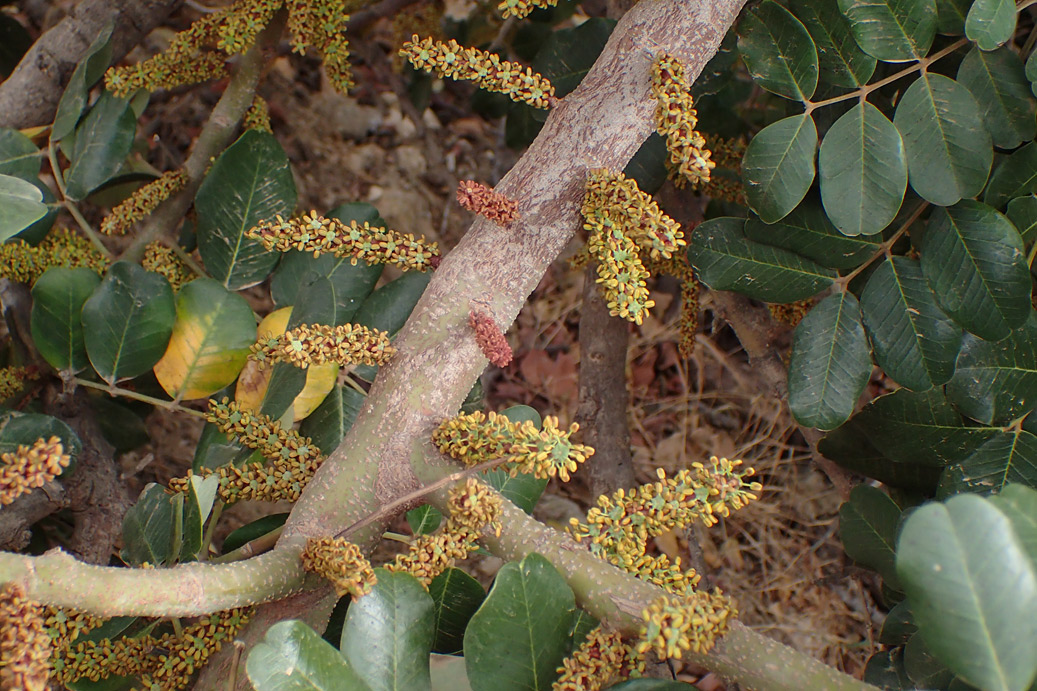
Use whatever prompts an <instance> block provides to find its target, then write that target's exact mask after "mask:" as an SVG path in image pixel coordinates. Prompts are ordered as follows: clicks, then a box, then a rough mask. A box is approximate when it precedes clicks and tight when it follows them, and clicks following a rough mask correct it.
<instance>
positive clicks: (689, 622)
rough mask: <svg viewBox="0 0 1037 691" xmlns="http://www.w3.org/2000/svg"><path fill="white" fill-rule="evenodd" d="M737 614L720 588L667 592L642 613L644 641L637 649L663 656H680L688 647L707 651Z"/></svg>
mask: <svg viewBox="0 0 1037 691" xmlns="http://www.w3.org/2000/svg"><path fill="white" fill-rule="evenodd" d="M737 614H738V611H737V610H736V609H735V608H734V604H733V603H732V602H731V599H730V598H728V597H726V596H725V595H724V594H723V593H722V592H721V591H720V589H719V588H717V589H716V590H715V591H714V592H713V593H704V592H697V591H692V592H687V593H685V594H684V595H683V597H676V596H672V595H664V596H662V597H660V598H659V599H657V600H655V601H653V602H652V603H651V604H650V605H649V606H648V607H647V608H646V609H645V610H644V612H643V613H642V615H641V616H642V619H643V620H644V625H643V626H642V628H641V641H640V642H639V643H638V644H637V646H636V647H635V650H636V651H637V652H638V653H639V654H641V655H644V654H645V653H647V652H648V651H649V650H654V651H655V653H656V655H658V656H659V657H660V658H662V659H669V658H675V659H678V660H679V659H681V655H682V653H683V651H685V650H690V651H692V652H695V653H705V652H708V651H709V650H711V649H712V648H713V645H714V644H715V643H716V639H717V638H719V637H720V636H723V635H724V634H725V633H727V630H728V627H729V626H730V623H731V621H732V620H733V619H734V618H735V617H736V616H737Z"/></svg>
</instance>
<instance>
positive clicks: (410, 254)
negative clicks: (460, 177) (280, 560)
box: [246, 211, 439, 271]
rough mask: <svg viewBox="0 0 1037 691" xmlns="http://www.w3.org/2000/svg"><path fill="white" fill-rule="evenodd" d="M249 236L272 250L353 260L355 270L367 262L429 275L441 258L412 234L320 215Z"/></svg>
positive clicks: (278, 221) (276, 223) (279, 221)
mask: <svg viewBox="0 0 1037 691" xmlns="http://www.w3.org/2000/svg"><path fill="white" fill-rule="evenodd" d="M246 234H247V235H248V236H249V237H250V238H254V239H256V240H259V241H260V242H262V243H263V246H264V247H265V248H266V249H268V250H277V251H278V252H287V251H289V250H299V251H300V252H313V256H315V257H316V256H319V255H321V254H327V253H330V254H334V255H335V256H336V257H351V258H352V261H353V265H354V266H355V265H356V263H357V260H363V261H365V262H367V263H368V264H393V265H394V266H397V267H399V268H400V269H402V270H404V271H407V270H408V269H417V270H418V271H428V270H429V269H430V268H434V267H435V262H434V261H433V260H434V259H435V258H438V257H439V248H438V247H437V245H436V243H434V242H433V243H426V242H425V238H424V237H421V238H418V239H416V240H415V239H414V236H413V235H411V234H410V233H398V232H396V231H395V230H389V229H387V228H375V227H372V226H371V224H370V223H368V222H366V221H365V222H364V224H363V225H360V224H358V223H357V222H356V221H350V222H349V223H343V222H342V221H339V220H337V219H334V218H324V217H323V216H320V215H318V214H317V212H316V211H311V212H310V213H309V214H308V215H303V216H301V217H299V218H292V219H289V220H285V219H284V218H282V217H281V216H277V217H276V218H275V219H274V220H273V221H263V222H262V223H260V224H259V225H258V226H256V227H255V228H252V229H250V230H249V231H248V232H247V233H246Z"/></svg>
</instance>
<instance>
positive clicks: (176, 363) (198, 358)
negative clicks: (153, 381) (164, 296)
mask: <svg viewBox="0 0 1037 691" xmlns="http://www.w3.org/2000/svg"><path fill="white" fill-rule="evenodd" d="M255 340H256V318H255V315H254V314H253V313H252V308H251V307H249V306H248V303H247V302H245V299H244V298H243V297H241V296H240V295H237V294H235V293H231V292H229V291H228V290H227V289H226V288H224V287H223V286H222V285H220V284H219V283H217V282H216V281H214V280H213V279H211V278H199V279H196V280H194V281H191V282H190V283H188V284H187V285H185V286H184V287H183V288H181V289H180V292H179V293H177V295H176V323H175V324H173V335H172V337H170V339H169V346H168V347H167V348H166V353H165V355H163V356H162V359H161V360H159V361H158V363H156V364H155V377H156V378H157V379H158V382H159V384H161V386H162V388H163V389H165V391H166V393H168V394H169V395H170V396H172V397H174V398H176V399H179V400H185V399H192V398H203V397H205V396H209V395H211V394H213V393H215V392H217V391H219V390H220V389H222V388H223V387H225V386H226V385H227V384H230V383H231V382H232V381H234V379H235V378H236V377H237V376H238V373H239V372H240V371H241V368H242V367H244V366H245V360H246V359H247V358H248V349H249V346H251V345H252V343H254V342H255Z"/></svg>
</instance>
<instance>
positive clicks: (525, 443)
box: [432, 410, 594, 482]
mask: <svg viewBox="0 0 1037 691" xmlns="http://www.w3.org/2000/svg"><path fill="white" fill-rule="evenodd" d="M578 429H579V425H577V424H576V423H573V424H572V425H571V426H570V427H569V429H568V431H563V430H560V429H559V428H558V418H556V417H553V416H550V415H549V416H547V417H545V418H544V424H543V427H542V428H541V429H539V430H538V429H537V428H536V426H535V425H534V424H533V423H532V422H530V421H529V420H525V421H524V422H521V423H516V422H512V421H511V420H509V419H508V418H506V417H504V416H503V415H498V414H497V413H494V412H492V411H491V412H490V413H489V414H488V415H487V414H484V413H483V412H482V411H478V410H477V411H475V412H474V413H470V414H468V415H458V416H457V417H453V418H450V419H449V420H445V421H444V422H443V423H442V424H440V425H439V427H437V428H436V430H435V431H434V432H433V433H432V441H433V443H435V445H436V447H437V448H438V449H439V450H440V451H441V452H442V453H445V454H447V455H448V456H450V457H451V458H455V459H457V460H459V461H462V462H464V463H465V464H467V465H476V464H478V463H483V462H485V461H490V460H493V459H495V458H507V459H508V463H510V464H511V467H510V468H509V470H510V472H511V474H512V476H515V475H516V474H517V473H519V472H523V473H532V474H533V475H535V476H536V477H539V478H548V477H555V476H556V475H557V476H558V477H559V478H560V479H561V480H562V481H563V482H568V481H569V473H571V472H573V471H575V470H576V468H577V467H579V464H580V463H583V462H584V461H585V460H587V458H588V457H589V456H591V455H592V454H593V453H594V449H592V448H591V447H589V446H584V445H583V444H575V443H573V442H572V441H571V440H570V437H571V436H572V435H573V434H574V433H575V432H576V431H577V430H578Z"/></svg>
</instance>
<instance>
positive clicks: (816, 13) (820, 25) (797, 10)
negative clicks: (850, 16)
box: [789, 0, 877, 89]
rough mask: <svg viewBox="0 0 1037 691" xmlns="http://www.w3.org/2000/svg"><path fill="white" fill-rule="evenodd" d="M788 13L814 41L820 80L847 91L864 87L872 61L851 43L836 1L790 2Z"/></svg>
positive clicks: (843, 17) (871, 69) (851, 39)
mask: <svg viewBox="0 0 1037 691" xmlns="http://www.w3.org/2000/svg"><path fill="white" fill-rule="evenodd" d="M789 9H791V10H792V12H793V14H795V15H796V17H797V18H798V19H799V20H800V21H801V22H803V25H804V26H805V27H806V29H807V31H809V32H810V37H811V38H813V39H814V45H815V46H817V57H818V67H819V69H820V77H821V79H823V80H824V81H826V82H828V83H829V84H832V85H833V86H842V87H846V88H847V89H856V88H859V87H861V86H864V85H865V84H867V83H868V80H869V79H871V75H873V74H874V73H875V65H876V64H877V63H876V60H875V58H873V57H872V56H870V55H868V54H867V53H865V52H864V51H862V50H861V49H860V47H859V46H858V45H857V42H856V41H854V40H853V34H852V33H851V32H850V23H849V22H848V21H847V19H846V17H845V16H844V15H843V14H842V13H841V12H840V11H839V5H838V3H837V2H836V0H793V1H792V3H791V4H790V6H789Z"/></svg>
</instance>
